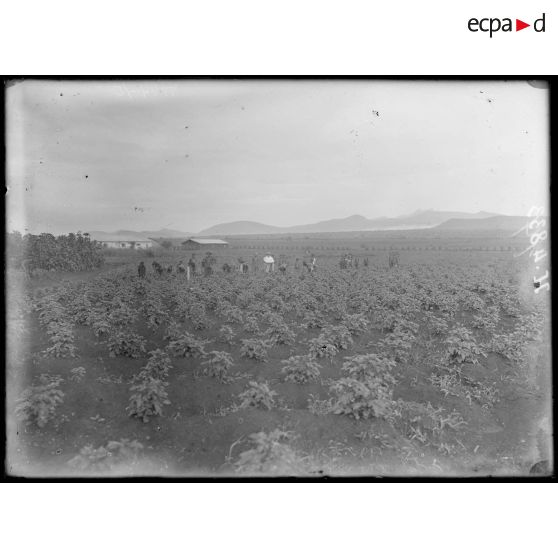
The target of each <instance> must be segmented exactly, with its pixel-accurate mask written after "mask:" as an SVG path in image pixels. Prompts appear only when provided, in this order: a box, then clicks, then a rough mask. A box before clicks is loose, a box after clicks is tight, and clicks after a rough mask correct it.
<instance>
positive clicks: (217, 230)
mask: <svg viewBox="0 0 558 558" xmlns="http://www.w3.org/2000/svg"><path fill="white" fill-rule="evenodd" d="M283 230H284V228H283V227H274V226H272V225H264V224H263V223H257V222H256V221H233V222H232V223H222V224H220V225H215V226H214V227H209V229H205V230H203V231H201V232H199V233H198V234H197V236H214V235H226V234H231V235H234V234H274V233H281V232H283Z"/></svg>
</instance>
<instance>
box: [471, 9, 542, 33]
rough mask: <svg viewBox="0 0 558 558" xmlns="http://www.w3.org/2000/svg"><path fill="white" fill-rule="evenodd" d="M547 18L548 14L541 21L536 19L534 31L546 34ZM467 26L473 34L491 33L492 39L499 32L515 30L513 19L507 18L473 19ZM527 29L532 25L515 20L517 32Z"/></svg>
mask: <svg viewBox="0 0 558 558" xmlns="http://www.w3.org/2000/svg"><path fill="white" fill-rule="evenodd" d="M545 16H546V14H543V15H542V16H541V17H540V18H539V19H536V20H535V21H534V22H533V29H534V30H535V31H536V32H537V33H544V32H545V23H546V22H545ZM467 26H468V27H469V31H472V32H473V33H477V32H478V31H481V32H483V33H490V35H489V36H490V38H492V35H493V34H494V33H497V32H498V31H503V32H504V33H505V32H511V31H513V30H514V29H513V24H512V19H511V18H509V17H505V18H503V19H500V18H498V17H485V18H483V19H477V18H474V17H472V18H471V19H470V20H469V22H468V25H467ZM527 27H531V24H530V23H525V22H524V21H521V20H520V19H516V20H515V31H521V30H522V29H526V28H527Z"/></svg>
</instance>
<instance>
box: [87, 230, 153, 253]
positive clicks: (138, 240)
mask: <svg viewBox="0 0 558 558" xmlns="http://www.w3.org/2000/svg"><path fill="white" fill-rule="evenodd" d="M89 238H91V240H95V241H97V242H99V243H100V244H101V245H102V246H103V247H104V248H128V249H133V250H138V249H140V248H143V249H145V248H153V246H154V245H155V242H154V241H153V240H152V239H151V238H147V237H145V236H141V235H139V234H135V233H105V232H92V233H90V235H89Z"/></svg>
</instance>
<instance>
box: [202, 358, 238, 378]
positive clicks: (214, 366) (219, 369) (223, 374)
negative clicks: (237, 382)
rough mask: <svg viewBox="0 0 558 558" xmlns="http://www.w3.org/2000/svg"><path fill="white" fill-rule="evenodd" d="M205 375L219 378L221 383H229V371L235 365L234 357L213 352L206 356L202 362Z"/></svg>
mask: <svg viewBox="0 0 558 558" xmlns="http://www.w3.org/2000/svg"><path fill="white" fill-rule="evenodd" d="M201 364H202V370H203V372H204V374H207V375H208V376H211V377H213V378H218V379H219V380H221V382H227V381H228V379H229V378H227V375H228V372H229V369H230V368H231V366H232V365H233V364H234V361H233V358H232V356H231V355H230V354H229V353H227V352H225V351H211V352H209V353H207V354H206V357H205V360H203V361H202V363H201Z"/></svg>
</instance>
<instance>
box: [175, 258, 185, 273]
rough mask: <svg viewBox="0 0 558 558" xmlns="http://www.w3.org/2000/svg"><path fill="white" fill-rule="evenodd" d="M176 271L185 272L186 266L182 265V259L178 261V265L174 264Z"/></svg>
mask: <svg viewBox="0 0 558 558" xmlns="http://www.w3.org/2000/svg"><path fill="white" fill-rule="evenodd" d="M176 271H178V273H180V274H183V273H185V272H186V268H185V267H184V264H183V263H182V260H181V261H179V262H178V265H177V266H176Z"/></svg>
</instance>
